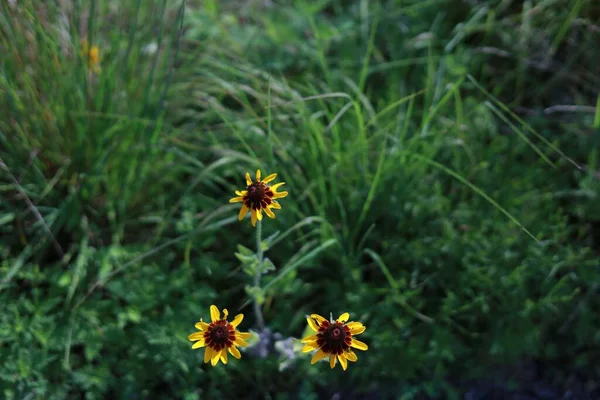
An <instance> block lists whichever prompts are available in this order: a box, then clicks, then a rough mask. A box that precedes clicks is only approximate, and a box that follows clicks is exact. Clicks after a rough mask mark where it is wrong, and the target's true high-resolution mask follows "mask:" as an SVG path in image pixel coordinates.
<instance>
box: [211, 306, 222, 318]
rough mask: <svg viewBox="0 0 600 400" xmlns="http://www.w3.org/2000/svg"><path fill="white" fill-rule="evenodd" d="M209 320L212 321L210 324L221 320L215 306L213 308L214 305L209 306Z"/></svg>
mask: <svg viewBox="0 0 600 400" xmlns="http://www.w3.org/2000/svg"><path fill="white" fill-rule="evenodd" d="M210 319H211V320H212V322H217V321H218V320H220V319H221V313H220V312H219V309H218V308H217V306H215V305H214V304H213V305H212V306H210Z"/></svg>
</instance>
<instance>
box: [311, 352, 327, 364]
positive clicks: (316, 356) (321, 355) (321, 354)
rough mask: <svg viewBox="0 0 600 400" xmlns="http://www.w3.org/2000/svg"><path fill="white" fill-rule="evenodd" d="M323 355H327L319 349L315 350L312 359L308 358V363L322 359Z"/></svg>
mask: <svg viewBox="0 0 600 400" xmlns="http://www.w3.org/2000/svg"><path fill="white" fill-rule="evenodd" d="M325 357H327V353H325V352H324V351H323V350H321V349H319V351H317V352H316V353H315V355H314V356H313V357H312V359H311V360H310V363H311V364H314V363H316V362H317V361H319V360H322V359H324V358H325Z"/></svg>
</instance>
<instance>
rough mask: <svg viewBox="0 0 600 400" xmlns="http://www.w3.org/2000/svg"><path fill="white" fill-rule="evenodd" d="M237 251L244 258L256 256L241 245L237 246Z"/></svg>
mask: <svg viewBox="0 0 600 400" xmlns="http://www.w3.org/2000/svg"><path fill="white" fill-rule="evenodd" d="M237 250H238V252H239V253H240V254H241V255H243V256H253V255H254V252H253V251H252V250H250V249H249V248H247V247H245V246H242V245H241V244H238V245H237Z"/></svg>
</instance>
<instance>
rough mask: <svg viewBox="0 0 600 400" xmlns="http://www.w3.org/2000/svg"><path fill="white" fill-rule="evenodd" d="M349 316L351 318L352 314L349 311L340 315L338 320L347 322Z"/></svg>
mask: <svg viewBox="0 0 600 400" xmlns="http://www.w3.org/2000/svg"><path fill="white" fill-rule="evenodd" d="M348 318H350V314H348V313H347V312H345V313H343V314H342V315H340V317H339V318H338V319H337V320H338V321H339V322H346V321H348Z"/></svg>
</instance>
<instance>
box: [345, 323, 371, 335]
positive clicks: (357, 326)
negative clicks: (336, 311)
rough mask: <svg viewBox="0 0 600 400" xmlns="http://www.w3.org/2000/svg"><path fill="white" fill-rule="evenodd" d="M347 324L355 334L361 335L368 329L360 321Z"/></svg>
mask: <svg viewBox="0 0 600 400" xmlns="http://www.w3.org/2000/svg"><path fill="white" fill-rule="evenodd" d="M347 326H348V328H350V333H352V334H353V335H360V334H361V333H363V332H364V331H365V329H367V327H366V326H364V325H363V324H361V323H360V322H351V323H349V324H348V325H347Z"/></svg>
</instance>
